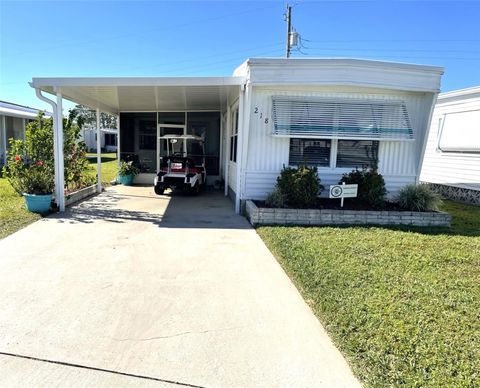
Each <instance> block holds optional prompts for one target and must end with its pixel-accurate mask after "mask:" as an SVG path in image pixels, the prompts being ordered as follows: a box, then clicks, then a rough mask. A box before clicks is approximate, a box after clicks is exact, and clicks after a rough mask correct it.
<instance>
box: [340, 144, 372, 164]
mask: <svg viewBox="0 0 480 388" xmlns="http://www.w3.org/2000/svg"><path fill="white" fill-rule="evenodd" d="M378 144H379V142H378V141H372V140H339V141H338V145H337V167H348V168H358V169H361V168H371V167H374V166H376V165H377V163H378Z"/></svg>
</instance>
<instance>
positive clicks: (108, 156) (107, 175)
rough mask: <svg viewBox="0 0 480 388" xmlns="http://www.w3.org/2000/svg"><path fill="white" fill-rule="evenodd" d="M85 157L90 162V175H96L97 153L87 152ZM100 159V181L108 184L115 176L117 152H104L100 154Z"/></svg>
mask: <svg viewBox="0 0 480 388" xmlns="http://www.w3.org/2000/svg"><path fill="white" fill-rule="evenodd" d="M87 158H88V160H89V162H90V167H91V171H92V172H91V173H92V176H94V177H96V176H97V154H94V153H88V154H87ZM101 158H102V159H101V160H102V183H104V184H109V183H110V182H111V181H112V180H114V179H115V178H116V177H117V170H118V164H117V154H116V153H114V152H113V153H104V154H101Z"/></svg>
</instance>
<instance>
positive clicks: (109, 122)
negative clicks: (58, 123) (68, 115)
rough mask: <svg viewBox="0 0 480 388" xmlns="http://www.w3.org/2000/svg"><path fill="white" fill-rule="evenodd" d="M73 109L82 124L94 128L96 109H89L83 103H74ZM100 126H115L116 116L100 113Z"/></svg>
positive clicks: (95, 124)
mask: <svg viewBox="0 0 480 388" xmlns="http://www.w3.org/2000/svg"><path fill="white" fill-rule="evenodd" d="M73 111H74V112H75V113H76V116H77V120H78V119H82V120H83V123H84V126H86V127H90V128H96V126H97V114H96V111H95V110H93V109H90V108H89V107H88V106H85V105H75V108H73ZM100 128H117V116H113V115H110V114H108V113H104V112H101V113H100Z"/></svg>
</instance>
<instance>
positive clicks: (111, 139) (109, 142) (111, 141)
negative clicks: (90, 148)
mask: <svg viewBox="0 0 480 388" xmlns="http://www.w3.org/2000/svg"><path fill="white" fill-rule="evenodd" d="M105 145H106V146H116V145H117V135H115V134H114V133H106V134H105Z"/></svg>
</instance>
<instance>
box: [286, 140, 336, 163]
mask: <svg viewBox="0 0 480 388" xmlns="http://www.w3.org/2000/svg"><path fill="white" fill-rule="evenodd" d="M330 149H331V140H320V139H290V157H289V164H290V165H291V166H298V165H301V164H306V165H308V166H319V167H328V166H330Z"/></svg>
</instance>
